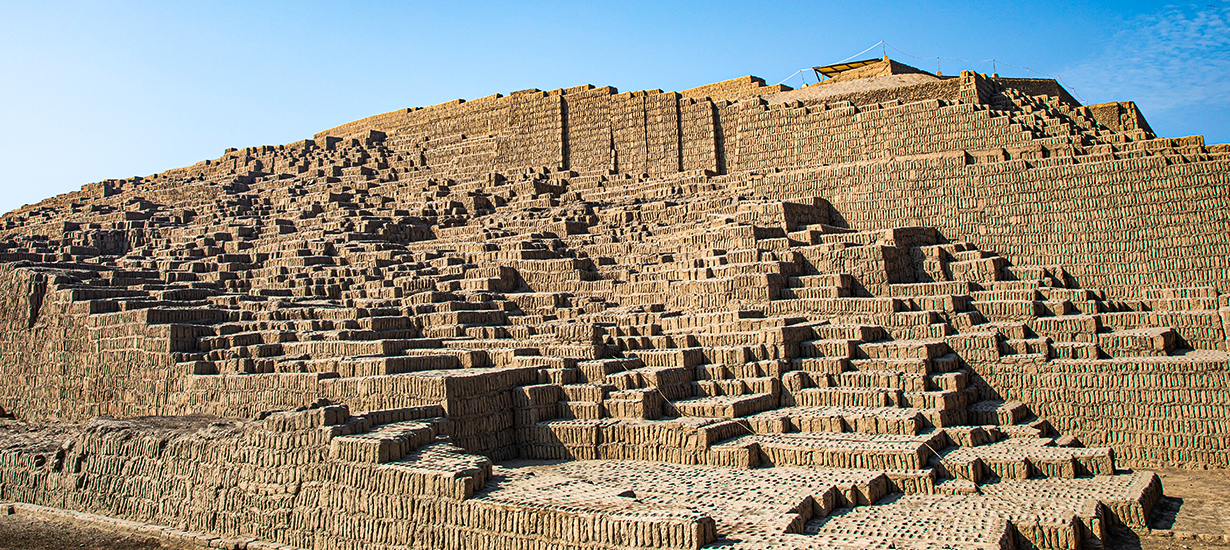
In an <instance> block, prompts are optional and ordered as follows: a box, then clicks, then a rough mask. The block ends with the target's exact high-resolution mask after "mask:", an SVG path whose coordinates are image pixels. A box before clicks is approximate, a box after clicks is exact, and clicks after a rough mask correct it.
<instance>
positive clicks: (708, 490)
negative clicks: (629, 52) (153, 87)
mask: <svg viewBox="0 0 1230 550" xmlns="http://www.w3.org/2000/svg"><path fill="white" fill-rule="evenodd" d="M1228 202H1230V146H1226V145H1207V144H1205V143H1204V141H1203V139H1202V138H1201V137H1199V136H1193V137H1184V138H1159V137H1157V136H1155V135H1154V133H1153V131H1152V130H1151V129H1150V127H1149V125H1148V123H1147V122H1146V120H1145V118H1144V116H1143V115H1142V114H1141V112H1140V110H1139V109H1138V108H1137V107H1136V106H1135V104H1133V103H1131V102H1121V103H1107V104H1100V105H1081V104H1080V103H1079V102H1078V101H1077V100H1076V99H1074V98H1073V97H1072V96H1071V95H1070V94H1069V93H1068V92H1067V91H1066V90H1064V88H1063V87H1062V86H1060V85H1059V84H1058V83H1057V82H1055V81H1054V80H1049V79H1020V78H1000V77H998V76H996V75H991V76H988V75H983V74H978V73H974V72H962V73H961V74H960V75H959V76H940V75H934V74H931V73H927V72H925V71H921V70H918V69H915V68H913V67H909V66H906V65H903V64H900V63H897V62H894V61H891V60H888V59H883V60H868V62H867V63H865V64H862V65H860V66H857V67H851V68H849V69H847V70H842V71H837V72H834V73H833V76H832V78H830V79H828V80H825V81H823V82H820V83H818V84H814V85H811V86H807V87H804V88H801V89H797V90H795V89H791V88H789V87H786V86H781V85H777V86H769V85H766V84H765V82H764V81H763V80H762V79H759V78H756V77H743V78H736V79H732V80H727V81H724V82H718V83H715V84H710V85H706V86H700V87H697V88H692V89H689V90H684V91H682V92H662V91H660V90H650V91H637V92H628V93H619V92H618V91H617V90H615V89H614V88H610V87H601V88H598V87H593V86H588V85H587V86H578V87H575V88H566V89H560V90H552V91H540V90H524V91H519V92H514V93H511V94H509V95H507V96H502V95H499V94H497V95H492V96H488V97H484V98H480V99H476V100H473V101H462V100H457V101H453V102H448V103H444V104H440V105H436V106H433V107H426V108H409V109H402V110H398V111H393V112H389V113H384V114H380V115H375V116H372V117H368V118H365V119H361V120H357V121H354V122H350V123H347V124H343V125H341V126H338V127H335V128H332V129H329V130H325V131H323V132H321V133H319V134H317V135H315V136H313V138H312V139H305V140H303V141H299V142H295V143H291V144H286V145H277V146H259V147H248V148H244V149H229V150H227V151H226V152H225V153H224V154H223V155H222V156H221V157H220V158H218V159H212V160H206V161H202V162H200V163H197V164H195V165H193V166H189V167H186V168H179V169H174V170H168V171H166V172H162V173H159V174H155V175H152V176H149V177H137V178H129V179H124V180H108V181H103V182H99V183H93V184H89V185H86V186H84V187H83V188H82V189H81V190H80V191H76V192H72V193H68V194H65V195H60V196H57V197H53V198H50V199H47V200H45V201H43V202H41V203H38V204H35V205H29V206H25V207H23V208H21V209H18V210H15V211H13V212H10V213H8V214H6V215H4V216H3V217H2V218H0V319H2V321H3V331H0V406H2V407H3V410H4V411H5V412H7V413H8V414H9V415H11V416H12V419H10V420H4V421H0V441H2V442H3V449H4V450H2V451H0V496H2V497H3V498H4V499H6V500H9V501H12V502H14V503H15V504H14V505H13V506H15V507H17V509H19V510H20V511H22V512H23V513H30V514H45V515H46V514H51V515H54V514H61V515H68V516H70V517H73V518H76V519H75V521H90V522H95V523H98V524H100V525H108V526H111V527H116V526H119V527H122V528H125V529H130V530H136V531H140V532H144V533H156V534H159V535H160V536H162V537H163V538H164V539H169V540H174V541H177V542H186V543H193V544H201V545H208V546H214V547H217V546H222V547H228V546H229V547H232V548H239V547H246V548H286V547H290V548H305V549H306V548H315V549H349V548H402V547H410V548H433V549H434V548H450V549H452V548H456V549H463V548H465V549H471V548H473V549H478V548H497V549H522V548H569V549H586V550H589V549H604V550H605V549H622V548H679V549H693V548H701V547H707V546H710V545H716V546H714V547H719V546H720V547H723V548H746V549H753V548H757V549H758V548H838V549H845V548H851V549H852V548H936V547H941V546H943V547H947V548H968V549H974V548H978V549H986V548H1005V549H1007V548H1040V549H1055V550H1059V549H1070V548H1076V547H1078V546H1080V545H1081V544H1082V543H1089V544H1092V545H1094V546H1096V545H1097V544H1099V543H1101V542H1102V541H1104V540H1106V539H1107V536H1108V532H1109V530H1110V529H1112V528H1117V527H1126V528H1129V529H1132V530H1135V531H1137V532H1141V533H1148V532H1149V530H1150V524H1149V521H1150V515H1151V513H1152V511H1153V508H1154V506H1155V505H1156V504H1157V503H1158V501H1159V499H1161V498H1162V497H1163V493H1164V488H1163V486H1162V484H1161V482H1160V479H1159V477H1158V476H1157V475H1155V474H1154V473H1153V472H1151V471H1148V470H1147V469H1148V468H1158V467H1183V468H1230V445H1227V444H1226V442H1227V441H1228V440H1230V432H1228V430H1230V428H1228V426H1230V374H1228V372H1230V356H1228V355H1227V347H1228V342H1230V339H1228V335H1230V332H1228V328H1230V326H1228V325H1230V237H1228V236H1227V235H1230V218H1227V216H1226V215H1225V213H1226V212H1227V211H1230V204H1228ZM10 509H12V508H10Z"/></svg>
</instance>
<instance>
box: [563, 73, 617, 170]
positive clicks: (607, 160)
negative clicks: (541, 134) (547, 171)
mask: <svg viewBox="0 0 1230 550" xmlns="http://www.w3.org/2000/svg"><path fill="white" fill-rule="evenodd" d="M613 94H615V89H614V88H611V87H610V86H606V87H602V88H595V89H591V90H581V91H576V92H572V93H568V94H565V95H564V105H565V107H566V108H567V125H566V126H565V133H566V136H567V137H566V139H565V143H566V145H567V148H568V150H567V153H568V167H569V168H571V169H573V170H577V171H581V172H585V171H598V170H610V169H611V151H612V147H611V96H612V95H613Z"/></svg>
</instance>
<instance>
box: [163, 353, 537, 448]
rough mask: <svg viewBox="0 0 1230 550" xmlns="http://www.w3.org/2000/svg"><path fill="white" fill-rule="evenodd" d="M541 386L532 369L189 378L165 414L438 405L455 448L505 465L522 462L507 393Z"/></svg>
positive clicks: (229, 415)
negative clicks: (325, 404) (327, 405)
mask: <svg viewBox="0 0 1230 550" xmlns="http://www.w3.org/2000/svg"><path fill="white" fill-rule="evenodd" d="M442 367H443V365H442ZM537 380H538V369H537V368H534V367H520V368H501V369H489V368H471V369H465V370H447V371H424V372H416V373H407V374H401V375H392V376H372V377H353V378H338V377H336V375H334V374H332V373H329V374H317V373H271V374H245V375H201V376H189V377H186V380H184V382H183V385H184V390H183V393H182V394H181V395H176V396H173V398H174V399H173V406H172V407H167V408H165V409H164V410H165V412H164V413H162V414H189V413H192V414H209V415H214V416H219V417H224V418H254V417H256V416H258V415H259V414H260V413H261V412H262V411H271V410H286V409H294V408H297V407H302V406H305V405H309V404H312V403H313V402H315V401H316V400H318V399H321V398H324V399H327V400H329V401H332V402H334V403H346V404H347V405H349V406H351V407H353V409H354V410H355V411H373V410H384V409H395V408H403V407H414V406H423V405H438V406H441V407H443V410H444V411H445V412H446V413H447V414H448V417H449V419H450V420H451V421H452V422H451V427H450V428H448V429H447V430H446V433H447V434H448V435H449V436H451V437H452V441H453V442H454V443H456V444H457V445H459V446H461V447H462V448H464V449H466V450H468V451H470V452H474V453H481V454H484V455H486V456H490V457H493V458H496V459H501V460H502V459H508V458H515V457H516V448H515V444H516V442H515V441H514V434H513V431H512V429H513V420H512V400H511V399H512V398H511V396H510V393H509V392H510V391H512V390H513V388H515V387H517V386H523V385H527V384H533V383H535V382H537Z"/></svg>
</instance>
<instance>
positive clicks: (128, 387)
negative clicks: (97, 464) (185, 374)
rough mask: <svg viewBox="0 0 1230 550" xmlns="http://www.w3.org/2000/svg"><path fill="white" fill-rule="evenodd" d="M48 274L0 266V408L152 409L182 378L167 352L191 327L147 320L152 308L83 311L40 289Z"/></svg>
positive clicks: (49, 413) (50, 412) (128, 412)
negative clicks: (96, 312)
mask: <svg viewBox="0 0 1230 550" xmlns="http://www.w3.org/2000/svg"><path fill="white" fill-rule="evenodd" d="M50 277H52V276H51V275H44V274H40V273H36V272H34V271H33V270H28V269H21V268H14V267H13V266H11V265H3V266H0V286H3V288H9V289H18V290H19V291H18V292H5V293H3V299H2V300H3V301H0V323H2V324H3V325H2V326H0V407H3V408H4V409H5V410H19V409H25V410H37V411H39V414H40V416H42V417H45V418H59V419H65V420H69V419H81V418H89V417H92V416H98V415H114V416H141V415H148V414H158V411H160V410H161V409H162V407H163V405H164V404H165V401H166V399H167V398H168V396H169V395H170V394H171V393H174V392H177V391H179V389H180V388H179V386H178V382H179V380H181V379H182V377H181V376H179V375H180V373H179V372H178V371H177V370H176V367H175V361H174V358H173V356H172V353H173V352H174V351H175V350H174V349H173V348H174V346H175V345H177V344H179V343H183V342H186V341H189V340H190V341H195V338H196V334H195V332H194V331H193V329H192V328H191V327H186V326H183V325H178V326H177V325H173V324H169V323H168V324H151V323H150V320H151V318H150V315H157V313H156V312H152V311H151V310H136V311H132V312H119V313H101V314H94V315H89V312H88V311H79V310H80V308H79V307H74V306H80V305H87V306H88V305H89V304H88V303H87V302H72V301H70V300H69V299H68V297H66V296H64V295H63V293H64V292H71V291H61V292H60V293H56V292H47V285H48V283H49V282H51V281H48V280H47V279H48V278H50Z"/></svg>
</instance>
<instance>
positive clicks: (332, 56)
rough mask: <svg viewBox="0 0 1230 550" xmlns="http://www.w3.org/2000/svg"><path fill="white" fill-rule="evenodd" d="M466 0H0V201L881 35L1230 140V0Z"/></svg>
mask: <svg viewBox="0 0 1230 550" xmlns="http://www.w3.org/2000/svg"><path fill="white" fill-rule="evenodd" d="M462 4H464V5H461V6H456V7H454V6H452V5H451V3H447V2H424V3H418V2H377V1H370V2H356V3H344V2H310V1H299V2H289V1H286V2H283V1H270V2H259V3H258V2H225V1H219V2H208V3H206V2H195V3H189V2H107V3H102V2H97V3H95V2H54V1H52V2H37V3H35V2H17V1H13V2H4V3H3V4H2V5H0V74H3V75H4V78H3V80H2V81H0V82H2V84H0V129H3V131H2V132H0V166H2V168H0V211H8V210H10V209H13V208H16V207H18V206H20V205H22V204H24V203H33V202H37V201H38V200H41V199H42V198H46V197H49V196H52V195H55V194H58V193H63V192H66V191H71V190H73V189H77V188H79V187H80V186H81V185H83V184H85V183H89V182H94V181H99V180H102V179H106V178H120V177H128V176H133V175H148V174H152V173H155V172H159V171H162V170H166V169H169V168H175V167H179V166H186V165H189V164H192V163H194V162H197V161H199V160H202V159H206V158H216V157H218V156H219V155H220V154H221V153H222V151H223V150H224V149H225V148H227V147H246V146H253V145H266V144H280V143H288V142H291V141H294V140H298V139H303V138H306V137H310V136H311V135H312V134H313V133H315V132H317V131H320V130H323V129H326V128H329V127H331V126H335V125H337V124H340V123H343V122H347V121H350V120H354V119H357V118H362V117H365V116H368V115H372V114H376V113H381V112H385V111H389V110H393V109H397V108H402V107H412V106H423V105H433V104H436V103H440V102H443V101H448V100H451V99H456V98H466V99H471V98H475V97H481V96H485V95H489V94H492V93H496V92H500V93H508V92H511V91H515V90H520V89H525V88H540V89H552V88H559V87H566V86H575V85H579V84H586V83H589V84H595V85H611V86H615V87H617V88H619V89H620V90H621V91H631V90H639V89H647V88H662V89H665V90H680V89H685V88H690V87H693V86H698V85H701V84H706V83H710V82H715V81H718V80H723V79H727V78H733V77H737V76H742V75H747V74H753V75H757V76H760V77H763V78H765V79H766V80H768V81H769V83H775V82H777V81H779V80H781V79H783V78H786V77H787V76H788V75H790V74H791V73H794V72H795V71H796V70H798V69H799V68H802V67H809V66H812V65H820V64H825V63H830V62H834V61H838V60H841V59H843V58H846V57H848V56H851V55H853V54H855V53H857V52H859V51H860V50H863V49H864V48H866V47H868V46H870V45H872V44H875V43H876V42H878V41H881V40H883V41H886V42H887V43H888V44H890V45H891V46H893V47H895V48H898V49H900V50H901V51H903V52H907V53H909V54H912V55H916V56H920V57H927V58H934V57H935V56H943V57H949V58H960V59H987V58H995V59H999V60H1001V61H1003V62H1006V63H1010V64H1012V65H1018V66H1028V67H1031V68H1032V69H1033V70H1035V71H1039V72H1042V73H1047V74H1058V75H1060V76H1061V77H1062V79H1063V81H1064V82H1065V83H1067V84H1068V86H1069V88H1070V89H1072V90H1074V91H1075V92H1076V93H1077V94H1078V96H1079V97H1080V98H1082V99H1083V100H1084V102H1085V103H1098V102H1103V101H1114V100H1134V101H1136V102H1137V103H1138V104H1140V106H1141V108H1142V109H1143V110H1144V113H1145V116H1146V117H1147V118H1148V119H1149V122H1150V124H1152V126H1153V128H1154V130H1156V131H1157V132H1158V133H1159V134H1161V135H1164V136H1185V135H1192V134H1203V135H1204V136H1205V137H1206V140H1207V141H1208V142H1209V143H1224V142H1227V141H1230V126H1228V125H1227V122H1228V121H1230V1H1227V0H1204V1H1201V2H1200V3H1197V4H1163V3H1157V2H1082V1H1068V2H1021V3H1013V2H998V3H993V4H988V3H986V2H965V1H959V0H958V1H949V2H944V3H937V4H936V5H926V4H925V3H910V4H908V5H905V6H902V5H897V4H895V3H890V2H875V1H864V2H857V3H853V2H773V3H769V2H763V3H762V2H724V1H718V0H714V1H708V2H667V1H657V2H648V1H645V2H642V1H637V0H628V1H624V2H583V1H571V2H534V3H524V4H521V3H500V2H493V3H483V2H470V3H462ZM888 52H889V54H890V57H893V58H894V59H897V60H899V61H903V62H906V63H910V64H914V65H916V66H919V67H921V68H924V69H927V70H934V69H935V62H934V61H933V60H932V61H920V60H917V59H912V58H910V57H907V56H905V55H902V54H899V53H897V52H894V51H893V50H891V49H890V50H888ZM875 53H876V54H877V55H878V51H877V52H875ZM868 55H870V54H868ZM940 69H941V70H943V71H944V72H945V73H955V72H957V71H960V70H961V69H973V70H978V71H981V72H988V73H989V72H991V66H990V64H989V63H962V62H955V61H946V60H941V62H940ZM999 72H1000V74H1001V75H1005V76H1017V75H1020V76H1024V71H1020V70H1017V69H1011V68H1004V67H1000V68H999ZM798 80H799V79H798V77H795V78H794V79H793V80H792V81H791V82H788V83H793V84H796V85H797V84H798Z"/></svg>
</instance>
